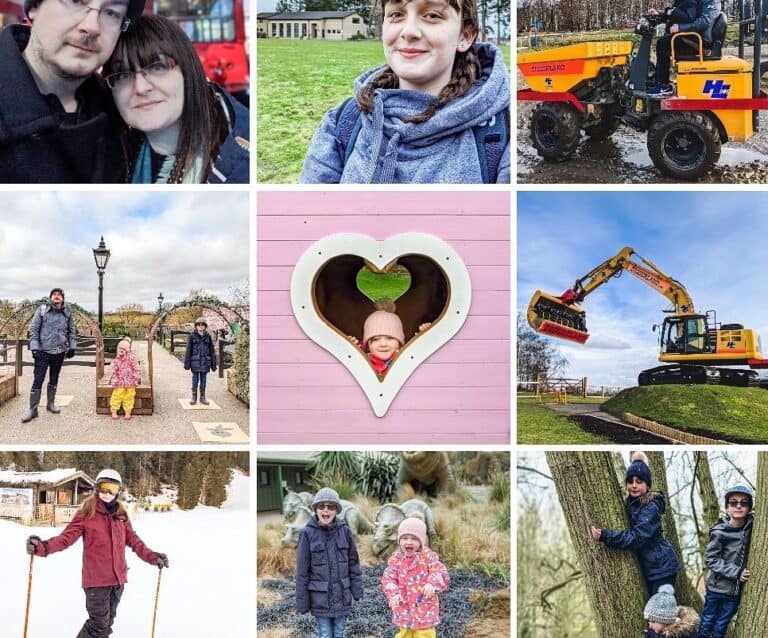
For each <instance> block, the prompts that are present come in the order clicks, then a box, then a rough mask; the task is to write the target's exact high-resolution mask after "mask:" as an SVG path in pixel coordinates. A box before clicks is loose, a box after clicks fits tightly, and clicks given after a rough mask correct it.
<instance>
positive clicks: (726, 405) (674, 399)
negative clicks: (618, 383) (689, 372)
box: [602, 385, 768, 443]
mask: <svg viewBox="0 0 768 638" xmlns="http://www.w3.org/2000/svg"><path fill="white" fill-rule="evenodd" d="M602 409H603V410H604V411H605V412H608V413H609V414H612V415H614V416H616V417H619V418H621V415H622V414H623V413H624V412H631V413H632V414H634V415H636V416H640V417H644V418H646V419H651V420H653V421H656V422H658V423H663V424H665V425H669V426H672V427H676V428H678V429H680V430H685V431H687V432H693V433H696V434H703V435H705V436H712V437H714V438H722V439H726V440H731V441H735V442H748V443H764V442H766V441H768V392H766V391H765V390H762V389H760V388H733V387H728V386H711V385H694V386H686V385H656V386H645V387H642V388H628V389H627V390H622V391H621V392H620V393H619V394H617V395H616V396H615V397H613V398H611V399H609V400H608V401H606V402H605V403H603V405H602Z"/></svg>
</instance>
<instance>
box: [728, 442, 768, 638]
mask: <svg viewBox="0 0 768 638" xmlns="http://www.w3.org/2000/svg"><path fill="white" fill-rule="evenodd" d="M756 488H757V489H756V490H755V494H756V495H757V498H756V499H755V503H756V504H757V507H756V508H755V522H754V527H753V528H752V543H751V545H750V549H749V558H748V560H747V569H749V571H750V572H751V573H752V577H751V578H750V579H749V582H748V583H747V584H746V585H745V586H744V595H743V597H742V599H741V604H740V605H739V616H738V620H737V621H736V631H734V634H733V635H734V638H753V636H762V635H764V634H765V628H766V627H768V604H766V601H767V600H768V570H766V569H765V557H766V556H768V507H763V506H762V504H761V503H760V501H761V499H764V498H765V497H764V495H765V494H768V452H758V453H757V485H756ZM760 627H762V629H760Z"/></svg>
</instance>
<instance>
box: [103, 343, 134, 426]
mask: <svg viewBox="0 0 768 638" xmlns="http://www.w3.org/2000/svg"><path fill="white" fill-rule="evenodd" d="M111 368H112V394H111V395H110V397H109V409H110V411H111V412H112V418H113V419H115V420H116V419H117V418H118V415H117V413H118V411H119V410H120V407H121V406H122V408H123V413H124V417H123V418H124V419H125V420H126V421H128V420H130V418H131V412H132V411H133V406H134V403H135V402H136V387H137V386H138V385H139V383H141V369H140V368H139V362H138V361H136V358H135V357H134V356H133V354H132V353H131V340H130V339H128V338H125V339H122V340H121V341H120V342H119V343H118V344H117V356H116V357H115V358H114V359H113V360H112V364H111Z"/></svg>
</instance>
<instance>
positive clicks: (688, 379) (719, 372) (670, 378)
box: [637, 364, 760, 388]
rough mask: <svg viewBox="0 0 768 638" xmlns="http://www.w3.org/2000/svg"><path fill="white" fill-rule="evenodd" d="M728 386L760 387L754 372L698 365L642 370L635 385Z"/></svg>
mask: <svg viewBox="0 0 768 638" xmlns="http://www.w3.org/2000/svg"><path fill="white" fill-rule="evenodd" d="M671 384H680V385H705V384H706V385H729V386H736V387H741V388H758V387H760V376H759V375H758V373H757V372H756V371H755V370H737V369H733V368H718V367H715V366H699V365H681V364H674V365H665V366H657V367H655V368H649V369H648V370H643V371H642V372H641V373H640V374H639V375H638V377H637V385H639V386H644V385H671Z"/></svg>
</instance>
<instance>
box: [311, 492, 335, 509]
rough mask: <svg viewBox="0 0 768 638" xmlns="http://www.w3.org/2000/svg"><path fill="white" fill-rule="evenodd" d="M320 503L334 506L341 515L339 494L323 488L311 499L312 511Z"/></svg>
mask: <svg viewBox="0 0 768 638" xmlns="http://www.w3.org/2000/svg"><path fill="white" fill-rule="evenodd" d="M320 503H333V504H334V505H336V509H337V510H338V512H339V513H341V501H340V500H339V493H338V492H337V491H336V490H334V489H331V488H330V487H323V488H320V489H319V490H318V491H317V494H315V498H314V499H312V511H313V512H314V511H315V510H316V509H317V506H318V505H320Z"/></svg>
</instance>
